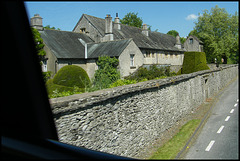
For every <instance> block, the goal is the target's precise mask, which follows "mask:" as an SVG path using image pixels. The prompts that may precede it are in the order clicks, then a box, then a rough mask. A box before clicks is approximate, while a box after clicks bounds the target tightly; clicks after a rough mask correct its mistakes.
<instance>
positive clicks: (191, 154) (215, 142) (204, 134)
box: [184, 79, 239, 159]
mask: <svg viewBox="0 0 240 161" xmlns="http://www.w3.org/2000/svg"><path fill="white" fill-rule="evenodd" d="M238 82H239V79H237V80H235V81H234V82H233V83H232V84H230V85H229V86H228V87H227V88H225V89H224V91H223V92H222V94H221V95H220V97H219V99H218V101H217V102H216V104H215V106H214V107H213V110H212V113H211V116H210V117H209V118H208V120H207V122H206V123H205V125H204V127H203V128H202V130H201V132H200V133H199V136H198V137H197V139H196V141H195V143H193V144H192V145H191V146H190V147H189V150H188V152H187V154H186V155H185V158H184V159H238V158H239V155H238V151H239V147H238V146H239V142H238V135H239V134H238V112H239V111H238V110H239V100H238V99H239V98H238V88H239V87H238V86H239V85H238Z"/></svg>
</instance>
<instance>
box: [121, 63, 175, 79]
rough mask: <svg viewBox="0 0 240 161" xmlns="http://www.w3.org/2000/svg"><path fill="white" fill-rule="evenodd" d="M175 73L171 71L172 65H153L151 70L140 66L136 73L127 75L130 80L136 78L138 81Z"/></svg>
mask: <svg viewBox="0 0 240 161" xmlns="http://www.w3.org/2000/svg"><path fill="white" fill-rule="evenodd" d="M172 75H174V73H170V67H169V66H168V67H160V68H159V67H157V65H151V66H150V67H149V70H148V69H147V68H145V67H140V68H139V69H138V70H137V71H136V72H135V73H133V74H131V75H130V76H127V77H125V79H128V80H136V81H138V82H140V81H142V80H145V79H147V80H151V79H156V78H160V77H162V76H172Z"/></svg>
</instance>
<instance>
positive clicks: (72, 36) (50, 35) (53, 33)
mask: <svg viewBox="0 0 240 161" xmlns="http://www.w3.org/2000/svg"><path fill="white" fill-rule="evenodd" d="M39 32H40V34H41V38H42V39H43V42H44V43H45V44H46V45H47V46H48V47H49V48H50V50H51V51H52V52H53V54H54V55H55V56H56V57H57V58H73V59H76V58H84V56H85V48H84V45H83V44H82V43H81V42H80V41H79V39H82V40H84V41H85V42H86V43H90V42H94V41H93V40H92V39H91V38H89V37H88V36H87V35H85V34H81V33H76V32H69V31H58V30H46V29H44V30H43V31H39Z"/></svg>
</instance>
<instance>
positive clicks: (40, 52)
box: [31, 27, 46, 64]
mask: <svg viewBox="0 0 240 161" xmlns="http://www.w3.org/2000/svg"><path fill="white" fill-rule="evenodd" d="M31 29H32V33H33V39H34V42H35V45H36V50H37V54H38V56H39V60H40V64H41V61H42V60H43V58H44V56H45V55H46V52H45V51H44V50H43V47H44V44H43V39H42V38H41V35H40V33H39V32H38V30H37V29H35V28H33V27H32V28H31Z"/></svg>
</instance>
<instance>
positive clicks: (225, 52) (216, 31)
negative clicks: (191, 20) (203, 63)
mask: <svg viewBox="0 0 240 161" xmlns="http://www.w3.org/2000/svg"><path fill="white" fill-rule="evenodd" d="M194 30H196V32H195V31H194V33H195V34H197V36H198V38H200V40H201V41H203V42H204V51H205V53H206V57H207V62H208V63H212V62H214V58H217V60H218V62H219V63H220V62H221V61H220V60H221V58H225V59H227V60H225V62H228V63H237V61H238V57H239V47H238V13H237V12H236V13H235V15H230V14H228V13H227V11H226V10H225V8H219V7H218V6H217V5H216V6H215V8H211V11H210V12H209V11H208V10H204V13H203V14H202V15H201V16H200V14H199V17H198V21H197V22H195V27H194Z"/></svg>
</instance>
